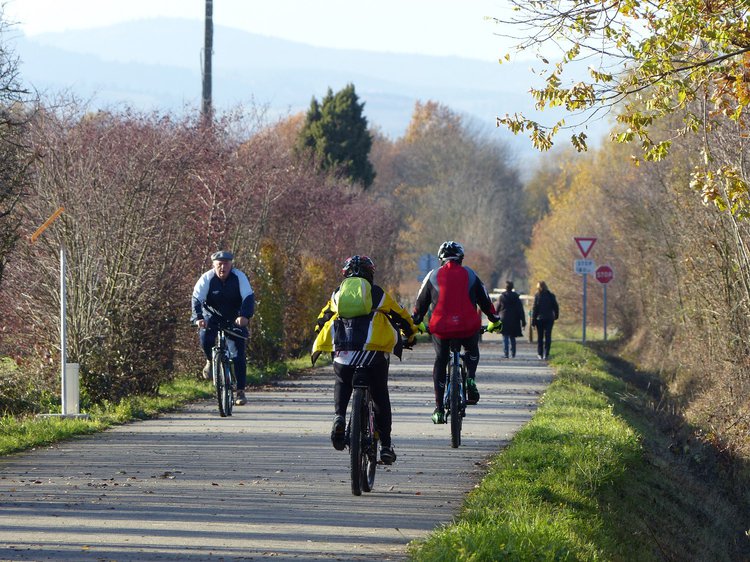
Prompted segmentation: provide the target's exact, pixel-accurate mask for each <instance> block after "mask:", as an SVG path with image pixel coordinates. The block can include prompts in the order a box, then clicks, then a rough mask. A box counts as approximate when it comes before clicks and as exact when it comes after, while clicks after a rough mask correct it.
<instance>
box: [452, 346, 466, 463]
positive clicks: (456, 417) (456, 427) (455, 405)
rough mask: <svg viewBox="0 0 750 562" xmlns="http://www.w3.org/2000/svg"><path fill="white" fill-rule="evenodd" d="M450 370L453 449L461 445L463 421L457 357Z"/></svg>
mask: <svg viewBox="0 0 750 562" xmlns="http://www.w3.org/2000/svg"><path fill="white" fill-rule="evenodd" d="M456 355H457V354H456ZM450 370H451V373H450V385H451V392H450V407H451V413H450V416H451V447H453V448H454V449H455V448H457V447H458V446H459V445H460V444H461V423H462V421H463V419H462V417H461V368H460V366H459V364H458V358H457V357H454V358H453V362H452V363H451V366H450Z"/></svg>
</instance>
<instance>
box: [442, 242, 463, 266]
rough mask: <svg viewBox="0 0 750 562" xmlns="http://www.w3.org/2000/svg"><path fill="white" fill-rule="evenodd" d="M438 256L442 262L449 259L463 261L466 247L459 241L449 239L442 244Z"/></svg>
mask: <svg viewBox="0 0 750 562" xmlns="http://www.w3.org/2000/svg"><path fill="white" fill-rule="evenodd" d="M437 256H438V259H439V260H440V263H445V262H447V261H448V260H456V261H458V263H461V262H462V261H463V260H464V247H463V246H462V245H461V244H459V243H458V242H454V241H453V240H448V241H447V242H443V243H442V244H441V245H440V249H438V254H437Z"/></svg>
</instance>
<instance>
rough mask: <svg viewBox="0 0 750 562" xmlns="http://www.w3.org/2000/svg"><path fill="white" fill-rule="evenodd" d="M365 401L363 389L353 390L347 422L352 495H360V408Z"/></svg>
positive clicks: (361, 455) (361, 453) (363, 454)
mask: <svg viewBox="0 0 750 562" xmlns="http://www.w3.org/2000/svg"><path fill="white" fill-rule="evenodd" d="M364 400H365V389H363V388H355V389H354V394H353V396H352V412H351V418H350V421H349V457H350V465H349V467H350V473H351V479H352V494H354V495H355V496H360V495H362V482H363V480H364V478H363V477H362V476H363V457H365V450H364V447H363V441H364V439H363V427H362V426H363V424H362V422H363V419H362V408H363V404H364Z"/></svg>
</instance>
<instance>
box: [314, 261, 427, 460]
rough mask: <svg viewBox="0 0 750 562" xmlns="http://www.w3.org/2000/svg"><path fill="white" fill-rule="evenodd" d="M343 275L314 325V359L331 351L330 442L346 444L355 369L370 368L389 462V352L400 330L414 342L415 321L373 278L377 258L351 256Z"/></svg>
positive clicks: (396, 346)
mask: <svg viewBox="0 0 750 562" xmlns="http://www.w3.org/2000/svg"><path fill="white" fill-rule="evenodd" d="M341 273H342V275H343V276H344V281H342V282H341V284H340V285H339V287H338V288H337V289H336V290H335V291H334V292H333V294H332V295H331V299H330V300H329V301H328V303H327V304H326V305H325V306H324V307H323V310H321V312H320V315H319V316H318V320H317V324H316V327H315V330H316V332H317V333H318V335H317V337H316V339H315V343H314V344H313V353H312V362H313V364H315V361H316V360H317V358H318V356H319V355H320V354H321V353H322V352H330V353H332V356H333V372H334V374H335V377H336V382H335V384H334V407H335V416H334V419H333V427H332V429H331V442H332V443H333V447H334V448H335V449H336V450H338V451H341V450H343V449H344V447H345V446H346V421H345V419H346V408H347V405H348V404H349V399H350V398H351V395H352V378H353V376H354V372H355V370H356V369H357V368H358V367H360V368H365V369H367V371H368V375H369V381H370V392H371V395H372V401H373V404H374V409H375V424H376V425H377V428H378V431H379V433H380V460H381V461H383V463H384V464H392V463H393V462H395V460H396V453H395V452H394V451H393V446H392V444H391V419H392V418H391V399H390V396H389V394H388V368H389V366H390V354H391V353H395V354H396V356H397V357H399V358H400V357H401V349H402V342H401V338H400V336H399V332H400V331H403V332H404V334H406V337H407V346H410V345H412V344H413V343H414V340H415V338H416V333H417V327H416V326H415V325H414V323H413V322H412V319H411V316H409V313H408V312H406V311H405V310H404V309H403V308H401V306H399V304H398V303H397V302H396V301H395V299H394V298H393V297H391V295H389V294H388V293H386V292H385V291H384V290H383V289H382V288H381V287H379V286H378V285H374V284H373V277H374V274H375V264H374V263H373V261H372V260H371V259H370V258H369V257H367V256H352V257H350V258H349V259H347V260H346V261H345V262H344V266H343V268H342V270H341Z"/></svg>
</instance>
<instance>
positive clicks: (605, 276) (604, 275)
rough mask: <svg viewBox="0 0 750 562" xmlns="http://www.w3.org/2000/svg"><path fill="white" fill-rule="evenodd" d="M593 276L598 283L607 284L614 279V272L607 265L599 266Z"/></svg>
mask: <svg viewBox="0 0 750 562" xmlns="http://www.w3.org/2000/svg"><path fill="white" fill-rule="evenodd" d="M594 275H595V276H596V280H597V281H599V283H609V282H610V281H612V279H614V278H615V272H614V271H612V268H611V267H609V266H608V265H600V266H599V267H597V268H596V271H595V272H594Z"/></svg>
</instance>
